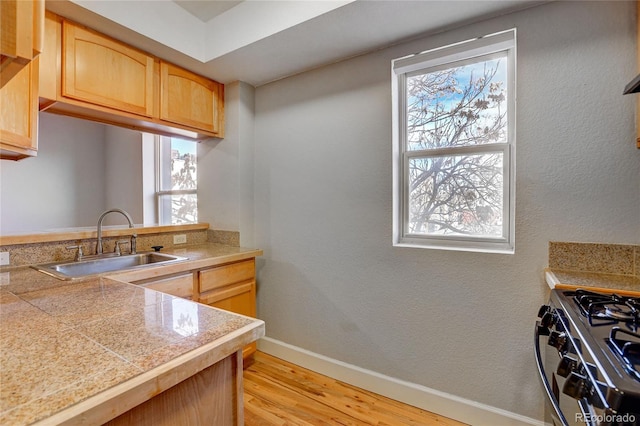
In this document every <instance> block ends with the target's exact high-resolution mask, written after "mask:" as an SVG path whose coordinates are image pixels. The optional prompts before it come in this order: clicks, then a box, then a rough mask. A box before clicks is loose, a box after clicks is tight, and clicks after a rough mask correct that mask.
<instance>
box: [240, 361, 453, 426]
mask: <svg viewBox="0 0 640 426" xmlns="http://www.w3.org/2000/svg"><path fill="white" fill-rule="evenodd" d="M244 407H245V409H244V416H245V425H247V426H263V425H264V426H270V425H283V426H284V425H296V426H297V425H311V426H318V425H354V426H356V425H358V426H359V425H376V426H378V425H379V426H382V425H425V426H426V425H438V426H445V425H446V426H461V425H463V423H460V422H457V421H455V420H451V419H448V418H446V417H441V416H438V415H436V414H433V413H430V412H428V411H425V410H421V409H419V408H416V407H412V406H409V405H405V404H402V403H400V402H397V401H394V400H392V399H389V398H385V397H383V396H381V395H377V394H375V393H372V392H369V391H366V390H363V389H359V388H357V387H354V386H351V385H348V384H346V383H342V382H339V381H337V380H334V379H331V378H329V377H327V376H323V375H320V374H317V373H315V372H312V371H309V370H306V369H304V368H302V367H299V366H297V365H294V364H291V363H288V362H286V361H283V360H281V359H278V358H275V357H272V356H270V355H267V354H265V353H263V352H256V353H255V362H254V363H253V364H252V365H251V366H249V367H248V368H246V369H245V370H244Z"/></svg>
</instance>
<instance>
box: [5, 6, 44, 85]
mask: <svg viewBox="0 0 640 426" xmlns="http://www.w3.org/2000/svg"><path fill="white" fill-rule="evenodd" d="M0 17H1V19H2V22H1V24H0V83H1V84H0V87H2V86H4V85H5V84H6V83H8V82H9V81H10V80H11V79H12V78H13V77H14V76H15V75H17V74H18V72H20V71H21V70H22V69H23V68H24V67H26V66H27V65H28V64H29V63H30V62H31V61H32V60H33V59H34V58H35V57H37V56H38V55H39V54H40V52H42V44H43V28H44V0H2V1H0Z"/></svg>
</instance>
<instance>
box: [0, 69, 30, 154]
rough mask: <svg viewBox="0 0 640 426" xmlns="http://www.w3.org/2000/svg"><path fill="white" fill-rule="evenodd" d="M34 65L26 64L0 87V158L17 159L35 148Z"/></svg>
mask: <svg viewBox="0 0 640 426" xmlns="http://www.w3.org/2000/svg"><path fill="white" fill-rule="evenodd" d="M38 64H39V60H38V58H36V59H35V60H33V61H31V62H30V63H28V64H27V65H26V66H25V67H24V68H22V69H21V70H20V71H18V73H17V74H16V75H15V76H13V78H12V79H11V80H10V81H8V82H7V83H6V84H5V85H4V86H3V87H2V88H0V99H1V101H0V158H1V159H11V160H19V159H22V158H25V157H30V156H35V155H36V154H37V149H38V137H37V135H38Z"/></svg>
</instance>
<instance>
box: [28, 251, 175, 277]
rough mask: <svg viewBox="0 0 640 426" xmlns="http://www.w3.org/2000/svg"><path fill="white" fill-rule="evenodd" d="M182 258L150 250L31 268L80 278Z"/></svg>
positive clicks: (53, 274)
mask: <svg viewBox="0 0 640 426" xmlns="http://www.w3.org/2000/svg"><path fill="white" fill-rule="evenodd" d="M183 260H187V258H186V257H182V256H174V255H172V254H166V253H156V252H150V253H138V254H129V255H122V256H100V257H97V258H92V259H86V260H79V261H69V262H63V263H49V264H46V265H34V266H32V268H34V269H37V270H38V271H40V272H44V273H45V274H49V275H52V276H54V277H56V278H60V279H63V280H71V279H73V278H81V277H86V276H89V275H96V274H102V273H105V272H114V271H123V270H129V269H138V268H144V267H147V266H157V265H166V264H169V263H175V262H180V261H183Z"/></svg>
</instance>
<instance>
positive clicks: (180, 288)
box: [140, 273, 193, 299]
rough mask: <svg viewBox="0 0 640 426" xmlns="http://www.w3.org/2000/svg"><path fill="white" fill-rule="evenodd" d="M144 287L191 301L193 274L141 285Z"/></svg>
mask: <svg viewBox="0 0 640 426" xmlns="http://www.w3.org/2000/svg"><path fill="white" fill-rule="evenodd" d="M140 285H141V286H142V287H146V288H150V289H152V290H156V291H161V292H163V293H167V294H170V295H172V296H178V297H183V298H185V299H191V298H192V296H193V274H192V273H189V274H183V275H178V276H176V277H169V278H162V279H157V280H153V281H149V282H145V283H141V284H140Z"/></svg>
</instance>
